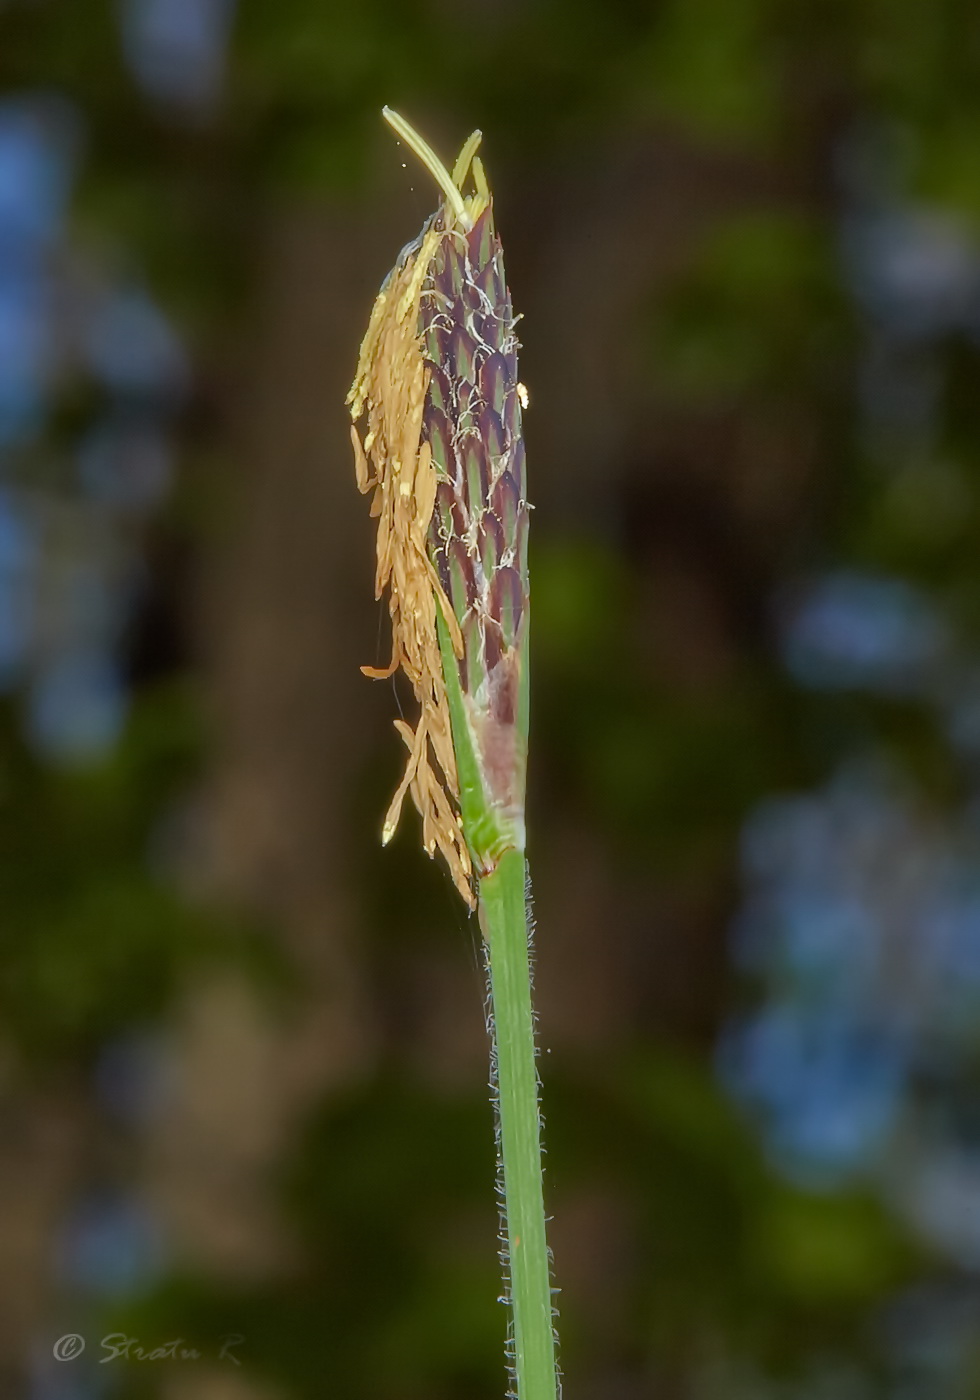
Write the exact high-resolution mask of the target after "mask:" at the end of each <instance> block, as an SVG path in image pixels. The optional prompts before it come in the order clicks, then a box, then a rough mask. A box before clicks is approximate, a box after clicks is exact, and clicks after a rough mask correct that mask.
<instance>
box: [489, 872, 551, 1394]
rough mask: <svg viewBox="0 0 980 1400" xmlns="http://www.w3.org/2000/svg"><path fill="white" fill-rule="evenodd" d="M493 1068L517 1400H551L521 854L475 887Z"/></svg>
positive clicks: (548, 1309) (547, 1275) (546, 1267)
mask: <svg viewBox="0 0 980 1400" xmlns="http://www.w3.org/2000/svg"><path fill="white" fill-rule="evenodd" d="M480 923H481V926H482V928H483V936H484V938H485V940H486V945H487V962H488V966H489V971H490V994H491V1000H492V1007H493V1028H494V1045H495V1050H496V1068H497V1111H498V1114H499V1124H500V1154H501V1161H502V1165H503V1187H504V1201H505V1213H506V1218H507V1223H506V1228H507V1246H508V1255H509V1260H510V1296H511V1304H512V1308H513V1325H514V1365H515V1370H516V1380H517V1395H518V1397H519V1400H555V1397H556V1396H557V1393H558V1382H557V1375H556V1370H555V1342H554V1331H553V1323H552V1311H551V1270H550V1265H549V1259H548V1243H547V1239H546V1237H545V1214H544V1196H543V1192H542V1185H541V1129H540V1119H539V1114H538V1072H537V1066H536V1064H535V1052H534V1016H533V1012H532V1009H531V969H530V959H529V954H528V933H527V911H526V902H525V866H524V855H523V853H522V852H521V851H515V850H511V851H508V852H507V853H506V854H505V855H503V856H502V857H501V858H500V861H499V862H498V864H497V866H496V869H495V870H494V871H493V873H492V874H491V875H486V876H484V877H483V878H482V879H481V880H480Z"/></svg>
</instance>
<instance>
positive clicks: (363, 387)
mask: <svg viewBox="0 0 980 1400" xmlns="http://www.w3.org/2000/svg"><path fill="white" fill-rule="evenodd" d="M385 116H386V117H387V119H388V120H389V122H390V123H391V125H392V126H393V127H394V128H395V130H396V131H397V132H398V134H399V135H400V136H402V138H403V139H404V140H405V141H406V142H407V143H408V144H409V145H410V146H411V147H412V148H413V149H414V150H415V151H416V153H417V154H419V155H420V157H421V158H422V160H423V161H424V162H425V164H426V165H427V166H428V168H429V169H430V170H431V171H432V173H433V174H434V175H435V177H436V179H437V181H438V182H439V184H440V186H441V187H442V190H443V193H444V196H445V200H444V203H443V205H442V207H441V208H440V209H439V210H438V211H437V212H436V213H435V214H434V215H432V217H431V218H430V219H429V220H428V221H427V223H426V225H425V227H424V228H423V229H422V232H421V233H420V234H419V236H418V238H417V239H416V240H415V241H414V242H413V243H411V244H409V245H408V246H407V247H406V248H405V249H403V251H402V253H401V254H400V256H399V258H398V261H397V263H396V264H395V267H394V268H393V269H392V271H391V272H390V273H389V275H388V277H387V279H386V280H385V283H384V285H383V286H382V288H381V291H380V293H379V295H378V298H377V301H376V302H375V305H374V309H373V311H372V313H371V319H370V322H369V325H368V329H367V333H366V335H365V337H364V340H363V342H362V345H361V351H360V358H359V362H358V367H357V373H356V375H355V377H354V383H353V386H352V388H351V391H350V393H349V395H348V398H347V402H348V404H349V406H350V411H351V418H352V420H353V422H352V426H351V439H352V443H353V448H354V461H355V471H356V476H357V484H358V487H359V489H360V490H361V491H362V492H364V493H367V492H373V497H372V502H371V514H372V516H374V517H376V518H377V521H378V536H377V571H376V575H375V594H376V596H377V597H378V598H380V597H381V596H382V595H383V594H384V592H385V590H387V591H388V608H389V612H390V615H391V627H392V654H391V662H390V664H389V665H388V666H387V667H385V668H383V669H381V668H376V667H369V666H364V667H362V668H361V669H362V670H363V671H364V673H365V674H366V675H369V676H373V677H384V676H390V675H392V674H394V672H395V671H396V670H398V669H399V668H400V669H401V670H403V671H404V673H405V675H406V676H407V677H408V679H409V681H410V682H411V685H412V688H413V690H414V693H415V698H416V700H417V702H418V704H419V708H420V715H419V719H418V722H417V724H416V726H415V727H414V729H413V728H412V726H411V725H409V724H407V723H406V722H405V721H403V720H396V721H395V726H396V728H397V730H398V732H399V734H400V735H401V737H402V739H403V740H404V742H405V745H406V747H407V748H408V760H407V763H406V766H405V771H404V774H403V776H402V780H401V782H400V783H399V785H398V788H397V790H396V792H395V795H394V797H393V799H392V801H391V805H390V806H389V808H388V812H387V814H386V816H385V820H384V826H383V830H382V841H383V842H385V843H387V841H389V840H390V839H391V837H392V835H393V834H394V831H395V828H396V826H397V823H398V820H399V817H400V814H401V810H402V805H403V803H404V799H405V796H406V794H407V793H411V796H412V800H413V801H414V803H415V806H416V807H417V809H418V811H419V812H420V814H421V817H422V842H423V846H424V848H425V850H426V851H427V852H428V853H429V855H430V856H432V855H434V854H435V852H436V850H438V851H439V852H440V853H441V854H442V856H443V857H444V859H445V860H446V863H447V865H448V866H449V870H450V872H451V874H452V877H453V880H454V881H455V884H456V887H457V889H458V890H459V892H460V894H461V895H462V896H463V898H464V899H465V900H466V902H467V904H469V905H470V907H474V906H475V902H476V901H475V893H474V873H476V874H478V875H479V874H483V873H486V872H487V871H489V870H490V869H492V868H493V864H494V863H495V861H496V860H497V859H498V858H499V856H500V854H501V853H502V851H503V850H505V849H508V848H510V847H511V846H518V847H522V846H523V801H524V771H525V765H526V714H525V715H524V716H523V717H520V716H519V715H518V711H519V709H520V708H521V704H522V702H521V677H522V668H523V643H524V640H525V637H526V629H527V565H526V541H527V512H528V509H529V507H528V505H527V502H526V500H525V499H524V445H523V439H522V437H521V423H520V414H521V406H522V404H523V403H524V402H525V394H524V390H523V386H521V385H520V384H518V383H517V377H516V365H517V361H516V350H517V340H516V337H515V335H514V333H513V328H514V324H515V318H514V316H513V313H512V310H511V305H510V295H509V292H508V290H507V286H506V282H505V280H504V273H503V255H502V252H501V250H500V243H499V239H498V238H497V236H496V233H495V232H494V228H493V212H492V204H491V200H490V193H489V190H488V188H487V184H486V179H485V177H484V174H483V169H482V166H481V165H480V162H479V161H478V160H477V159H476V158H475V152H476V149H477V146H478V145H479V141H480V133H479V132H474V133H473V135H472V136H471V137H470V138H469V140H468V141H467V143H466V144H465V146H464V147H463V150H462V151H461V153H460V156H459V159H458V160H457V162H456V165H455V167H454V169H453V172H452V175H451V176H450V175H449V173H448V172H447V171H446V170H445V168H444V167H443V166H442V164H441V162H439V160H438V158H437V157H436V156H435V155H434V154H433V153H432V152H431V150H430V149H429V148H428V146H426V145H425V143H424V142H423V141H422V140H421V138H420V137H418V136H417V134H416V133H415V132H414V131H413V130H412V129H411V128H410V127H408V125H407V124H406V123H405V122H403V121H402V119H401V118H400V117H398V116H397V115H396V114H394V113H391V112H389V111H388V109H385ZM471 169H472V175H473V181H474V184H475V191H474V192H473V193H472V194H470V195H469V196H467V197H464V196H463V194H462V192H461V187H462V186H463V183H464V181H465V180H466V177H467V175H468V174H469V173H470V172H471ZM365 417H366V430H365V432H364V436H363V439H362V437H361V434H360V432H359V431H358V427H357V424H358V423H359V422H360V421H361V419H362V418H365ZM437 610H438V614H441V616H442V618H443V620H444V622H445V626H446V630H447V632H448V635H449V639H450V643H451V646H452V651H453V653H454V654H455V657H456V661H457V663H458V681H459V685H458V687H457V686H456V677H454V676H452V675H451V673H450V672H447V673H444V670H443V665H444V662H443V658H442V655H441V652H440V646H439V634H438V627H437ZM447 676H449V677H450V679H452V682H453V686H454V689H458V691H459V692H460V696H461V704H462V706H463V708H464V710H465V715H464V718H463V719H462V720H460V719H459V717H458V716H457V717H456V722H457V729H458V728H459V725H460V724H462V726H463V727H464V728H465V730H466V732H467V738H468V742H469V743H471V746H472V749H473V751H474V761H475V764H476V767H477V770H478V787H479V789H480V794H481V796H480V800H481V802H482V803H484V804H485V809H486V810H487V811H488V812H490V813H491V820H490V821H489V822H488V823H483V826H484V827H485V829H486V830H487V831H491V832H492V836H491V838H490V839H488V840H487V841H485V842H483V844H482V845H481V844H480V842H479V840H477V837H476V833H475V831H474V830H473V829H471V830H469V831H464V827H463V821H462V818H461V813H460V782H459V775H458V772H457V760H456V753H455V751H454V747H453V729H452V721H451V705H450V697H449V696H447ZM458 738H459V734H458V732H457V739H458ZM474 857H475V859H476V871H475V872H474Z"/></svg>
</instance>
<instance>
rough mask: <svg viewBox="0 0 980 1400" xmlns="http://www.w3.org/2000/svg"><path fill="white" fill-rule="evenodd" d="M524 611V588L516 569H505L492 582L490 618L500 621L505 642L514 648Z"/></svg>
mask: <svg viewBox="0 0 980 1400" xmlns="http://www.w3.org/2000/svg"><path fill="white" fill-rule="evenodd" d="M523 609H524V587H523V584H522V583H521V576H520V574H519V573H518V572H517V570H516V569H512V568H509V567H507V568H503V569H497V570H495V572H494V575H493V578H492V579H491V580H490V616H491V617H493V618H494V619H496V620H497V621H499V623H500V627H501V630H502V631H503V635H504V641H505V642H506V644H507V645H508V646H513V644H514V642H515V641H516V640H517V633H518V630H519V628H520V625H521V614H522V612H523Z"/></svg>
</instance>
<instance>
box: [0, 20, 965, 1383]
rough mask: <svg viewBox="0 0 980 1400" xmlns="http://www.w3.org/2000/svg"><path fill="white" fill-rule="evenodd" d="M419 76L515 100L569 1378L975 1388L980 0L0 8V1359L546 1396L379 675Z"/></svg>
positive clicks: (549, 991) (546, 1064)
mask: <svg viewBox="0 0 980 1400" xmlns="http://www.w3.org/2000/svg"><path fill="white" fill-rule="evenodd" d="M383 103H389V104H391V105H392V106H395V107H396V108H398V109H399V110H401V111H402V112H404V113H405V114H406V115H407V116H408V117H409V118H410V119H411V120H412V121H413V122H414V123H415V124H416V125H417V126H418V127H420V129H422V130H423V131H424V132H425V133H426V134H427V135H428V136H429V138H430V139H431V140H432V142H433V143H434V144H435V145H436V147H437V148H438V149H440V150H441V151H442V152H443V153H444V154H445V155H446V156H447V157H451V156H452V154H454V153H455V151H456V149H458V146H459V145H460V144H461V143H462V140H463V139H464V138H465V136H466V135H467V134H468V132H469V131H470V130H471V129H472V128H473V127H474V126H477V125H479V126H480V127H482V128H483V130H484V132H485V144H484V155H485V158H486V162H487V166H488V169H489V172H490V176H491V179H492V182H493V185H494V188H495V190H496V199H497V216H498V222H499V225H500V227H501V230H502V233H503V237H504V243H505V248H506V252H507V259H508V269H509V280H510V284H511V287H512V291H513V296H514V301H515V304H516V306H517V307H518V308H519V309H520V310H521V311H522V312H523V313H524V315H525V320H524V322H523V323H522V335H523V339H524V341H525V348H524V352H523V359H522V376H523V378H524V379H525V381H526V382H527V384H528V386H529V389H530V394H531V408H530V411H529V412H528V414H527V416H526V433H527V443H528V455H529V463H530V480H531V483H532V500H533V501H534V504H535V506H536V511H535V515H534V519H533V530H532V541H533V542H532V558H531V568H532V597H533V612H534V665H533V671H534V698H533V717H532V731H533V735H532V764H531V794H530V831H531V838H530V842H531V844H530V854H531V859H532V869H533V873H534V880H535V899H536V912H537V925H538V927H537V951H538V962H537V996H538V1002H539V1007H540V1031H541V1045H542V1071H543V1076H544V1080H545V1091H544V1109H545V1117H546V1140H547V1146H548V1149H549V1152H548V1159H547V1161H548V1176H547V1195H548V1204H549V1208H550V1210H551V1211H552V1212H553V1215H554V1220H553V1224H552V1227H551V1233H552V1243H553V1248H554V1254H555V1260H556V1276H557V1282H558V1283H559V1284H560V1286H561V1290H562V1291H561V1294H560V1299H559V1301H560V1306H561V1337H562V1361H563V1367H564V1371H565V1376H566V1394H567V1395H568V1396H569V1397H570V1400H971V1397H976V1396H980V1097H978V1094H980V544H978V542H980V237H978V223H980V167H978V151H980V10H978V9H977V8H976V6H975V5H973V4H970V3H967V0H933V3H932V4H929V5H917V4H914V3H911V2H909V3H896V0H891V3H888V4H885V3H881V2H880V0H847V3H829V4H828V3H817V0H802V3H801V0H658V3H653V4H644V3H639V0H603V3H598V0H560V3H559V0H522V2H521V3H518V0H496V3H494V4H492V5H491V4H475V3H472V2H471V0H454V2H453V3H449V0H418V3H415V4H412V5H405V4H404V3H402V0H359V2H358V3H357V4H345V5H340V4H337V5H330V4H325V3H324V0H275V3H271V2H270V0H266V2H265V3H262V0H238V3H235V0H112V3H110V0H3V3H0V456H2V478H0V683H2V700H0V842H2V850H0V906H2V919H3V932H2V936H0V1027H2V1030H0V1123H2V1131H0V1393H2V1395H3V1397H4V1400H8V1398H9V1400H115V1398H116V1397H123V1400H129V1397H133V1400H140V1397H154V1398H155V1397H162V1398H163V1400H314V1397H315V1398H316V1400H321V1397H323V1400H423V1397H424V1400H464V1397H465V1400H490V1398H491V1397H496V1396H500V1395H502V1393H503V1390H504V1386H505V1378H504V1369H503V1349H502V1338H503V1332H504V1325H505V1315H504V1309H503V1308H502V1307H501V1306H500V1305H499V1304H498V1302H497V1301H496V1298H497V1295H498V1293H499V1291H500V1288H499V1280H498V1270H497V1263H496V1259H495V1242H494V1236H495V1231H496V1207H495V1201H494V1196H493V1189H492V1181H493V1160H492V1159H493V1128H492V1118H491V1114H490V1109H489V1105H488V1096H487V1089H486V1077H487V1044H486V1036H485V1031H484V1025H483V976H482V970H481V960H480V954H479V946H478V935H477V931H476V928H475V924H474V923H473V921H471V920H470V919H469V918H467V917H466V914H465V911H464V910H463V908H462V906H461V903H460V901H459V900H458V898H457V896H456V895H455V894H454V892H453V890H452V888H451V886H450V884H449V881H448V878H447V877H446V876H445V874H444V873H443V872H442V870H441V869H439V868H437V866H435V865H434V864H430V863H429V862H428V861H426V860H425V859H424V858H423V857H422V855H421V854H420V852H419V849H418V846H419V841H418V832H417V829H416V828H415V826H414V824H413V823H414V814H413V816H412V817H411V818H410V819H409V820H406V821H405V823H404V829H403V830H402V831H401V832H400V833H399V836H398V838H397V840H396V841H395V842H394V843H393V845H392V846H391V847H390V848H389V849H388V850H385V851H382V850H381V848H380V846H379V843H378V832H379V826H380V819H381V815H382V813H383V811H384V808H385V806H386V804H387V800H388V796H389V794H390V791H391V790H392V788H393V785H394V783H395V782H396V780H397V776H398V773H399V771H400V764H401V757H400V750H401V746H400V743H399V741H398V739H397V736H396V735H395V733H394V731H393V729H392V728H391V720H392V718H393V717H394V716H395V715H396V714H397V713H398V705H399V704H400V703H403V702H404V701H405V699H406V697H405V696H404V694H403V693H402V692H400V691H399V690H398V688H397V687H392V686H391V685H387V684H377V683H375V684H372V683H370V682H368V681H367V680H365V679H364V678H363V677H362V676H361V675H360V674H359V672H358V665H359V664H360V663H361V662H367V663H372V662H376V661H377V660H378V658H382V657H385V656H386V655H387V646H388V637H387V624H386V617H385V610H384V608H383V605H380V604H376V603H375V602H374V600H373V599H372V597H371V592H372V588H371V583H372V577H373V544H372V530H371V523H370V522H369V520H368V518H367V513H366V510H365V508H364V502H363V500H362V499H361V498H360V497H359V496H358V495H357V492H356V490H355V487H354V481H353V467H352V463H351V460H350V449H349V443H348V439H347V421H346V416H345V410H344V406H343V400H344V395H345V392H346V390H347V387H348V385H349V382H350V378H351V376H352V372H353V368H354V363H355V358H356V350H357V346H358V343H359V338H360V335H361V334H362V331H363V329H364V326H365V323H366V318H367V314H368V311H369V308H370V305H371V302H372V300H373V297H374V294H375V292H376V290H377V287H378V285H379V283H380V281H381V279H382V278H383V276H384V275H385V273H386V272H387V270H388V268H389V266H390V265H391V263H392V262H393V260H394V257H395V255H396V253H397V252H398V250H399V249H400V248H401V247H402V245H403V244H404V243H406V242H407V241H408V240H409V239H410V238H412V237H413V236H414V234H415V233H416V231H417V229H418V227H419V225H420V224H421V222H422V220H423V218H424V217H425V216H426V215H427V214H428V212H429V211H430V209H431V208H432V207H433V205H434V198H435V197H434V191H433V189H432V188H431V186H430V183H429V181H428V179H427V177H426V176H425V174H424V173H423V172H421V171H420V170H419V169H418V168H416V166H415V165H414V163H413V162H412V160H411V158H410V157H408V156H406V154H405V153H404V152H403V150H402V149H401V148H400V147H399V146H398V145H397V143H396V142H395V141H394V140H393V139H392V137H391V135H390V133H389V132H388V131H387V130H386V129H385V128H384V126H383V124H382V122H381V120H380V115H379V112H380V107H381V106H382V104H383ZM118 1331H122V1332H124V1333H125V1335H126V1336H128V1337H134V1338H137V1339H139V1340H140V1342H141V1343H142V1345H143V1346H144V1347H145V1348H148V1349H149V1348H152V1347H155V1346H159V1345H161V1344H163V1343H165V1342H167V1341H170V1340H172V1339H174V1338H177V1337H180V1338H183V1339H184V1342H185V1345H186V1346H187V1347H192V1348H194V1349H195V1350H198V1351H199V1352H200V1353H201V1355H200V1357H198V1358H189V1359H186V1360H184V1361H180V1360H177V1359H173V1358H161V1359H158V1360H156V1361H152V1362H144V1363H139V1362H137V1361H136V1360H134V1359H130V1360H126V1359H123V1358H117V1359H116V1360H115V1361H113V1362H111V1364H109V1354H108V1353H107V1352H106V1351H105V1350H104V1349H103V1348H101V1346H100V1339H101V1338H102V1337H103V1336H105V1335H107V1334H110V1333H113V1332H118ZM69 1333H77V1334H79V1335H81V1336H83V1337H85V1338H86V1340H87V1343H88V1345H87V1349H86V1351H85V1353H84V1354H83V1355H81V1356H79V1357H77V1358H76V1359H75V1360H71V1361H58V1360H56V1359H55V1357H54V1355H53V1353H52V1347H53V1345H54V1343H55V1341H56V1339H58V1338H59V1337H61V1336H63V1335H65V1334H69ZM229 1335H234V1336H236V1337H240V1338H241V1339H243V1340H241V1342H240V1343H239V1342H236V1343H234V1344H233V1349H234V1348H237V1350H236V1351H235V1356H236V1357H237V1358H240V1359H241V1361H242V1364H241V1365H235V1364H234V1361H233V1360H229V1358H228V1357H227V1356H225V1357H224V1358H221V1357H220V1355H219V1353H220V1347H221V1345H223V1341H222V1339H224V1338H227V1337H228V1336H229Z"/></svg>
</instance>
